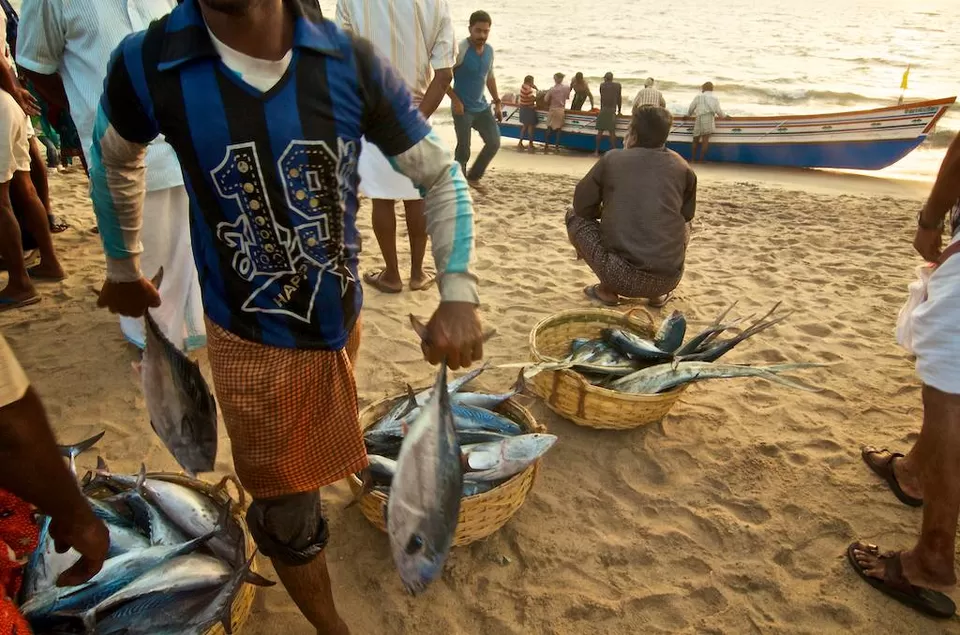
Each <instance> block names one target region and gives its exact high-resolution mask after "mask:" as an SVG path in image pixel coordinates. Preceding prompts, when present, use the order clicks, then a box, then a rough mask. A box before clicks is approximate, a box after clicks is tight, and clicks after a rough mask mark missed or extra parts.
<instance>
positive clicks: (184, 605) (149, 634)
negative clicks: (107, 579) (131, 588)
mask: <svg viewBox="0 0 960 635" xmlns="http://www.w3.org/2000/svg"><path fill="white" fill-rule="evenodd" d="M219 593H220V590H219V589H212V590H205V591H186V592H183V593H150V594H147V595H142V596H140V597H138V598H136V599H134V600H131V601H129V602H127V603H126V604H123V605H121V606H118V607H115V608H114V609H113V610H112V611H110V612H109V613H108V614H107V615H105V616H103V617H101V618H100V619H99V621H98V622H97V625H96V635H161V634H163V633H167V634H169V635H173V634H174V633H182V632H183V631H182V628H183V625H184V624H186V623H187V622H188V621H189V620H191V619H192V618H194V617H195V616H197V615H199V614H200V612H201V611H203V609H204V608H206V607H207V606H208V605H209V604H210V603H211V602H213V601H214V600H215V599H216V598H217V596H218V595H219Z"/></svg>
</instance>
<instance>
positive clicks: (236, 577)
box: [131, 552, 257, 635]
mask: <svg viewBox="0 0 960 635" xmlns="http://www.w3.org/2000/svg"><path fill="white" fill-rule="evenodd" d="M256 557H257V554H256V552H254V554H253V555H252V556H250V559H249V560H247V563H246V564H245V565H243V566H241V567H238V568H237V570H236V572H234V574H233V575H232V576H230V578H229V579H228V580H227V582H226V583H225V584H224V585H223V586H222V587H220V592H219V593H217V596H216V597H215V598H214V599H213V600H212V601H211V602H210V603H208V604H207V605H206V606H205V607H204V608H203V609H202V610H201V611H200V612H199V613H197V614H196V615H194V616H192V617H191V618H190V619H189V620H187V621H186V622H185V624H183V626H182V627H181V628H176V629H173V630H170V631H161V632H155V633H151V634H150V635H204V633H206V632H207V630H208V629H209V628H210V627H211V626H213V625H214V624H217V623H220V624H222V625H223V630H224V632H226V633H227V635H231V634H232V633H233V625H232V624H231V619H230V618H231V611H232V609H233V600H234V598H236V597H237V592H238V591H239V590H240V587H242V586H243V585H244V583H245V582H247V581H248V580H249V578H250V567H251V566H252V565H253V559H254V558H256ZM131 635H133V634H131Z"/></svg>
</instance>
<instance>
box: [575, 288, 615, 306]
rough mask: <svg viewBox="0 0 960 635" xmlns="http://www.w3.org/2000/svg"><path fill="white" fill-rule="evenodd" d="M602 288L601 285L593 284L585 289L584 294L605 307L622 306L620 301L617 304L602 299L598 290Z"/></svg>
mask: <svg viewBox="0 0 960 635" xmlns="http://www.w3.org/2000/svg"><path fill="white" fill-rule="evenodd" d="M599 288H600V285H599V284H591V285H588V286H586V287H584V288H583V294H584V295H585V296H587V297H588V298H590V299H591V300H593V301H594V302H599V303H600V304H602V305H604V306H620V300H617V301H616V302H610V301H609V300H604V299H603V298H601V297H600V294H599V293H598V291H597V290H598V289H599Z"/></svg>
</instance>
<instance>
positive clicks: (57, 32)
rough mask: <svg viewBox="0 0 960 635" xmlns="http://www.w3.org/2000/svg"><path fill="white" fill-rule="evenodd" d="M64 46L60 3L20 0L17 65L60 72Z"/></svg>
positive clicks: (56, 0)
mask: <svg viewBox="0 0 960 635" xmlns="http://www.w3.org/2000/svg"><path fill="white" fill-rule="evenodd" d="M65 47H66V29H65V26H64V23H63V0H23V4H22V5H21V6H20V24H19V26H18V28H17V51H16V60H17V64H19V65H20V66H22V67H23V68H25V69H27V70H30V71H33V72H35V73H40V74H41V75H53V74H54V73H56V72H57V71H58V70H59V69H60V63H61V61H63V51H64V48H65Z"/></svg>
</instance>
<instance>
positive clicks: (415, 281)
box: [410, 271, 437, 291]
mask: <svg viewBox="0 0 960 635" xmlns="http://www.w3.org/2000/svg"><path fill="white" fill-rule="evenodd" d="M436 281H437V277H436V276H435V275H433V274H429V273H424V272H423V271H421V272H419V273H417V274H415V275H414V274H411V275H410V290H411V291H423V290H424V289H429V288H430V287H432V286H433V283H435V282H436Z"/></svg>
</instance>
